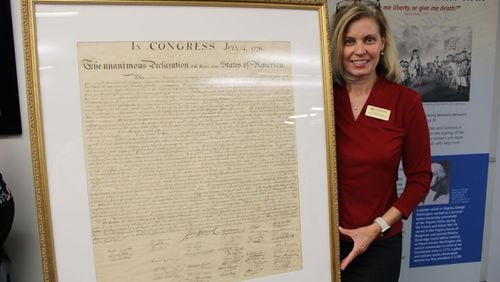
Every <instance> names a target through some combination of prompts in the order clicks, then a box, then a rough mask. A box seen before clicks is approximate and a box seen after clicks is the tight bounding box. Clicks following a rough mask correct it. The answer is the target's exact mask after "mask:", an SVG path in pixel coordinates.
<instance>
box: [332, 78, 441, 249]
mask: <svg viewBox="0 0 500 282" xmlns="http://www.w3.org/2000/svg"><path fill="white" fill-rule="evenodd" d="M334 102H335V128H336V132H335V134H336V150H337V177H338V197H339V199H338V200H339V220H340V226H342V227H344V228H348V229H351V228H358V227H362V226H366V225H370V224H372V223H373V220H374V219H375V218H377V217H379V216H382V215H383V214H384V213H385V212H386V211H387V210H388V209H389V208H390V207H392V206H394V207H395V208H397V209H398V210H399V211H401V213H402V214H403V218H405V219H406V218H408V216H409V215H410V214H411V212H412V211H413V210H414V209H415V207H416V206H417V205H418V204H419V203H420V201H421V200H422V199H423V198H424V197H425V196H426V195H427V193H428V191H429V184H430V181H431V177H432V172H431V155H430V142H429V129H428V126H427V119H426V116H425V112H424V109H423V106H422V101H421V98H420V95H419V94H418V93H416V92H415V91H413V90H411V89H409V88H406V87H404V86H401V85H399V84H396V83H393V82H390V81H388V80H387V79H385V78H384V77H380V78H379V79H378V80H377V82H376V83H375V85H374V87H373V89H372V92H371V93H370V96H369V97H368V100H367V101H366V103H365V105H364V107H363V109H362V112H361V113H360V114H359V116H358V118H357V119H356V120H355V119H354V116H353V112H352V110H351V105H350V101H349V95H348V92H347V89H346V87H345V86H338V85H336V86H335V88H334ZM368 105H371V106H375V107H378V108H382V109H385V110H390V115H389V120H388V121H385V120H382V119H377V118H373V117H369V116H366V115H365V111H366V108H367V106H368ZM401 160H402V162H403V170H404V173H405V175H406V178H407V180H406V186H405V188H404V191H403V193H402V194H401V195H400V197H399V198H398V195H397V189H396V181H397V179H398V167H399V163H400V161H401ZM402 227H403V224H402V221H401V220H399V221H398V222H396V223H394V224H393V225H392V226H391V229H390V230H389V232H388V233H387V234H386V235H384V237H391V236H394V235H396V234H398V233H399V232H400V231H401V229H402ZM341 239H344V240H349V238H347V237H345V236H341Z"/></svg>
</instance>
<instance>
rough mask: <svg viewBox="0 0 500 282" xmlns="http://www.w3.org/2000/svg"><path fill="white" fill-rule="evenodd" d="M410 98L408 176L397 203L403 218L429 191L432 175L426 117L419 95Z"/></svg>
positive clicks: (406, 151)
mask: <svg viewBox="0 0 500 282" xmlns="http://www.w3.org/2000/svg"><path fill="white" fill-rule="evenodd" d="M413 97H414V98H413V99H411V100H409V101H408V105H406V107H407V114H406V115H405V119H404V127H405V128H406V134H405V137H404V140H403V147H402V152H401V158H402V162H403V170H404V173H405V176H406V185H405V188H404V191H403V193H402V194H401V196H400V197H399V199H398V200H397V201H396V202H395V203H394V207H395V208H397V209H398V210H399V211H401V212H402V213H403V218H404V219H406V218H408V217H409V216H410V214H411V212H412V211H413V210H414V209H415V208H416V207H417V205H418V204H419V203H420V202H421V201H422V199H424V197H425V196H426V195H427V193H428V192H429V187H430V186H429V185H430V181H431V178H432V171H431V149H430V138H429V128H428V125H427V118H426V116H425V112H424V108H423V106H422V101H421V98H420V95H415V96H413Z"/></svg>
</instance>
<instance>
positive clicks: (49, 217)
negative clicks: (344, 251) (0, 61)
mask: <svg viewBox="0 0 500 282" xmlns="http://www.w3.org/2000/svg"><path fill="white" fill-rule="evenodd" d="M23 19H24V20H25V22H24V28H25V36H24V38H25V48H26V49H25V60H26V69H27V84H28V85H27V89H28V90H27V95H28V107H29V114H30V137H31V149H32V158H33V170H34V177H35V194H36V199H37V212H38V219H39V232H40V241H41V249H42V261H43V273H44V279H45V280H46V281H273V282H275V281H287V282H289V281H318V282H322V281H339V271H338V264H339V259H338V245H337V228H338V223H337V204H336V203H337V200H336V192H335V191H336V174H335V159H334V157H335V146H334V132H333V108H332V99H331V92H332V86H331V79H330V77H331V76H330V69H329V68H330V64H329V57H328V41H327V30H328V28H327V26H328V25H327V7H326V3H325V1H304V0H302V1H231V2H226V1H95V0H94V1H85V0H84V1H80V0H79V1H70V0H65V1H57V0H56V1H37V0H25V1H24V2H23Z"/></svg>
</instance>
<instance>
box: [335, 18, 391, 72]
mask: <svg viewBox="0 0 500 282" xmlns="http://www.w3.org/2000/svg"><path fill="white" fill-rule="evenodd" d="M384 45H385V39H384V38H383V37H382V36H381V35H380V29H379V26H378V24H377V22H376V21H375V19H373V18H361V19H359V20H356V21H353V22H351V23H350V24H349V26H348V28H347V32H346V34H345V37H344V42H343V48H342V49H343V50H342V57H343V65H344V68H345V70H346V71H347V73H348V74H349V76H350V79H353V80H359V79H364V78H369V77H376V76H377V73H376V71H375V69H376V67H377V64H378V62H379V60H380V52H381V51H382V50H384Z"/></svg>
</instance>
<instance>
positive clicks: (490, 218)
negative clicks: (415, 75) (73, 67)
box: [0, 0, 500, 282]
mask: <svg viewBox="0 0 500 282" xmlns="http://www.w3.org/2000/svg"><path fill="white" fill-rule="evenodd" d="M10 1H11V8H12V16H13V26H14V27H13V28H14V41H15V50H16V60H17V72H18V80H19V88H20V89H19V90H20V93H19V99H20V104H21V118H22V123H23V134H22V135H21V136H15V137H7V138H5V137H1V138H0V171H2V174H3V175H4V178H5V180H6V182H7V184H8V185H9V187H10V188H11V189H12V190H13V193H14V199H15V202H16V214H15V218H14V225H13V229H12V231H11V233H10V235H9V238H8V240H7V242H6V249H7V252H8V253H9V254H10V256H11V259H12V265H11V272H12V275H13V282H36V281H42V279H43V277H42V272H41V264H40V248H39V243H38V242H39V241H38V231H37V221H36V209H35V199H34V189H33V174H32V167H31V154H30V145H29V130H28V117H27V105H26V91H25V80H24V77H25V76H24V67H23V66H24V64H23V46H22V23H21V9H20V2H21V0H10ZM330 2H331V1H330ZM497 38H500V36H498V37H497ZM497 45H499V46H500V42H498V44H497ZM498 57H499V56H497V60H496V62H497V63H496V65H497V72H496V77H497V79H496V81H497V85H496V102H497V105H499V104H500V102H499V101H500V98H499V96H500V59H499V58H498ZM498 111H499V110H498V107H497V111H496V117H494V121H495V122H497V123H498ZM498 125H500V123H498ZM495 130H497V133H499V137H498V141H499V142H497V146H500V126H499V127H498V129H497V127H495ZM495 135H496V133H495ZM499 157H500V154H499V151H498V150H497V151H496V159H499ZM490 167H491V168H494V164H492V165H491V166H490ZM494 171H495V169H492V170H491V171H490V174H491V176H492V178H494V180H495V185H493V184H491V185H490V186H489V187H488V198H489V200H488V207H490V208H489V209H488V210H487V213H486V230H485V232H486V235H485V245H486V247H485V249H489V251H488V252H487V253H486V252H485V255H484V260H483V274H482V277H481V278H482V279H484V277H486V279H487V281H488V282H500V268H499V267H498V261H500V241H499V240H498V239H497V238H499V237H500V166H497V167H496V173H495V174H493V173H494ZM490 183H491V182H490ZM488 231H489V232H488ZM489 262H491V263H489ZM62 282H69V281H62ZM467 282H470V281H467Z"/></svg>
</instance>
